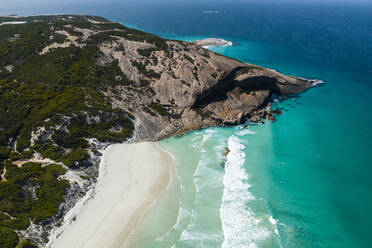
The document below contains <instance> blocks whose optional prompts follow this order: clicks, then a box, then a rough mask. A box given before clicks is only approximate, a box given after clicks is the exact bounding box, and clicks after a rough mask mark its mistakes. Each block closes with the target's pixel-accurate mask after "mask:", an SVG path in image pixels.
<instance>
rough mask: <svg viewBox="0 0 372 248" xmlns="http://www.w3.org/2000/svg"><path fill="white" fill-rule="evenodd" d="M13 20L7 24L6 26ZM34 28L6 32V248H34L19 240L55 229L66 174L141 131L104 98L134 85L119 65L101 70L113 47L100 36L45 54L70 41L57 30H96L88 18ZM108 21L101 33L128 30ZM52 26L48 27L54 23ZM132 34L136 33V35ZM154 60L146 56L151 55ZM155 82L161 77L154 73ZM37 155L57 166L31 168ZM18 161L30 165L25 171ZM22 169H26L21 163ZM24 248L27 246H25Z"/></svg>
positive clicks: (2, 105) (1, 117) (0, 202)
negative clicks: (102, 46) (106, 47)
mask: <svg viewBox="0 0 372 248" xmlns="http://www.w3.org/2000/svg"><path fill="white" fill-rule="evenodd" d="M8 19H9V18H6V17H1V18H0V23H1V22H5V21H8ZM23 19H24V21H26V22H27V23H26V24H23V25H3V26H0V55H1V57H0V169H1V171H3V175H2V182H1V183H0V247H4V248H5V247H16V246H17V245H18V246H17V247H34V245H33V244H32V243H31V242H30V241H28V240H23V241H21V242H19V241H20V240H21V239H20V238H19V237H18V234H17V233H16V232H15V231H17V230H24V229H26V228H27V227H28V226H29V225H30V223H31V222H32V223H35V224H38V223H43V222H47V221H48V220H49V219H50V218H51V217H53V216H55V215H56V214H57V213H58V210H59V206H60V204H61V203H62V202H63V201H64V195H65V193H66V190H67V189H68V187H69V182H68V181H67V180H64V179H61V178H60V176H61V175H63V174H64V173H65V172H66V169H65V168H64V166H66V167H79V166H83V165H84V166H89V157H90V155H89V152H88V151H89V149H92V147H91V145H90V143H89V139H95V140H97V141H99V142H123V141H125V140H126V139H128V138H129V137H130V136H131V134H132V131H133V128H134V126H133V122H132V119H133V116H131V114H130V113H127V112H126V111H124V110H122V109H118V108H113V107H112V104H111V102H110V101H109V99H108V98H107V97H106V96H105V95H104V92H105V91H106V90H107V89H108V88H110V87H114V86H117V85H128V84H130V83H131V82H130V81H129V80H128V78H127V77H126V75H124V74H123V72H122V71H121V70H120V68H119V66H118V64H117V61H116V60H115V61H112V62H111V63H105V64H99V63H97V62H96V61H97V59H98V58H99V57H100V56H101V54H100V51H99V49H98V44H99V43H101V42H103V41H104V40H107V39H110V36H109V35H107V34H104V35H103V34H101V33H98V34H97V35H96V36H93V37H92V38H91V39H89V41H87V42H86V43H85V45H84V46H81V47H78V46H66V47H61V48H58V49H51V50H49V51H48V52H46V53H42V51H43V48H44V47H46V46H49V45H52V44H53V43H59V44H60V43H63V42H65V40H66V38H67V37H66V36H64V35H55V33H54V30H62V29H64V30H68V32H69V34H70V35H74V36H77V37H79V39H80V40H81V39H82V38H81V36H82V33H79V32H77V31H75V30H72V29H69V28H68V27H66V25H67V24H69V25H74V27H79V28H88V27H91V26H92V24H91V23H89V22H87V21H86V19H85V18H84V21H83V19H81V18H80V17H78V18H74V19H71V20H69V21H68V17H61V18H56V17H50V16H49V17H48V16H45V17H37V18H36V17H28V18H23ZM95 20H96V21H97V22H98V21H105V23H104V24H101V25H97V26H98V28H99V29H101V30H108V29H110V30H111V29H115V28H118V27H119V26H120V28H121V29H122V28H123V26H121V25H119V24H115V23H110V22H106V20H104V19H101V18H97V19H95ZM46 21H47V22H46ZM126 30H128V33H125V34H124V33H123V32H118V31H109V32H110V33H111V34H112V35H119V36H126V37H130V38H131V39H134V40H139V41H143V40H144V39H148V40H149V41H150V42H152V43H153V44H155V45H156V46H159V47H164V46H165V45H166V43H164V41H162V40H160V39H157V38H154V37H152V36H148V35H147V36H145V35H144V34H143V33H142V32H140V31H135V30H130V29H126ZM129 32H130V33H131V34H130V35H129ZM145 55H146V54H145ZM146 74H148V75H151V76H158V75H155V74H154V73H153V72H146ZM35 154H40V155H41V157H42V158H43V159H47V158H48V159H50V160H52V161H55V164H48V165H46V166H42V164H40V163H32V162H27V160H29V159H31V158H32V157H33V156H34V155H35ZM17 161H21V162H22V161H23V162H22V165H21V166H19V167H18V166H17V163H16V162H17ZM18 164H19V163H18ZM18 243H19V244H18Z"/></svg>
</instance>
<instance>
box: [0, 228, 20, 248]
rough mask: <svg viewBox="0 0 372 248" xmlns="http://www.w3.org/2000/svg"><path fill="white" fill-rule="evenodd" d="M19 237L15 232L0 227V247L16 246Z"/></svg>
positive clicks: (12, 247) (10, 247)
mask: <svg viewBox="0 0 372 248" xmlns="http://www.w3.org/2000/svg"><path fill="white" fill-rule="evenodd" d="M18 242H19V238H18V235H17V233H15V232H14V231H13V230H11V229H9V228H7V227H0V247H1V248H14V247H16V246H17V244H18Z"/></svg>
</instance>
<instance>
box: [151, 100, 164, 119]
mask: <svg viewBox="0 0 372 248" xmlns="http://www.w3.org/2000/svg"><path fill="white" fill-rule="evenodd" d="M150 107H151V108H152V109H154V110H156V112H158V113H159V114H160V115H162V116H165V115H167V114H168V113H167V111H166V110H165V109H164V108H163V106H161V105H160V104H157V103H153V104H151V105H150Z"/></svg>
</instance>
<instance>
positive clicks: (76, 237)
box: [48, 142, 174, 248]
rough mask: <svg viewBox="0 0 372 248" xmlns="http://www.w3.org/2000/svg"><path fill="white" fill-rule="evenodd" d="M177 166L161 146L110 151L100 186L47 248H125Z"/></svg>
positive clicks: (129, 146)
mask: <svg viewBox="0 0 372 248" xmlns="http://www.w3.org/2000/svg"><path fill="white" fill-rule="evenodd" d="M173 161H174V157H172V156H170V155H169V153H168V152H166V151H164V150H163V149H161V148H160V147H159V146H158V145H157V144H156V143H150V142H147V143H137V144H117V145H111V146H109V147H108V148H107V149H106V150H105V152H104V154H103V156H102V160H101V163H100V174H99V177H98V181H97V184H96V187H95V188H94V189H93V191H92V192H90V193H89V194H87V195H86V197H84V199H82V201H81V202H79V203H78V204H77V205H76V206H75V207H74V208H73V209H71V210H70V211H69V212H68V213H67V214H66V217H65V221H64V222H65V223H64V224H63V226H61V228H60V229H59V230H57V231H56V233H55V234H54V236H52V237H53V238H52V239H51V241H50V242H49V244H48V247H53V248H58V247H67V246H73V247H112V248H114V247H123V246H124V245H125V243H126V241H127V240H128V239H129V237H130V236H131V235H132V234H134V233H135V231H136V227H137V226H138V224H139V223H140V222H141V220H142V218H143V217H144V216H145V214H146V213H147V211H148V210H149V209H150V208H151V207H152V206H153V205H155V203H156V202H157V201H158V200H159V199H161V197H162V196H163V194H164V192H165V191H166V190H167V188H168V186H169V184H170V182H171V180H172V174H171V164H172V163H173Z"/></svg>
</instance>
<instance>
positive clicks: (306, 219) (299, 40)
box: [0, 1, 372, 247]
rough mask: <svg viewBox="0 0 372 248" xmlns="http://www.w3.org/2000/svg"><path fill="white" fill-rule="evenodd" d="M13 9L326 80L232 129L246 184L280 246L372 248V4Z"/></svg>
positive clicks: (8, 10) (4, 9) (10, 9)
mask: <svg viewBox="0 0 372 248" xmlns="http://www.w3.org/2000/svg"><path fill="white" fill-rule="evenodd" d="M204 11H214V12H213V13H205V12H204ZM14 13H18V14H45V13H72V14H74V13H76V14H77V13H80V14H95V15H100V16H104V17H107V18H109V19H111V20H114V21H119V22H122V23H124V24H128V25H130V26H133V27H137V28H139V29H142V30H144V31H147V32H151V33H155V34H158V35H160V36H163V37H167V38H173V39H183V40H195V39H198V38H206V37H218V38H224V39H227V40H231V41H233V42H235V43H237V44H239V45H238V46H234V47H225V48H214V49H213V50H214V51H217V52H221V53H223V54H224V55H227V56H231V57H234V58H237V59H240V60H242V61H246V62H250V63H254V64H258V65H261V66H266V67H270V68H273V69H276V70H279V71H281V72H283V73H286V74H291V75H296V76H302V77H308V78H316V79H321V80H323V81H324V82H325V84H324V85H323V86H322V87H317V88H313V89H310V90H308V91H307V92H305V93H303V94H300V95H299V96H297V97H293V98H290V99H288V100H286V101H284V102H280V103H277V105H278V106H280V107H283V108H284V111H283V112H284V113H283V114H282V115H280V116H279V117H278V118H277V121H276V122H274V123H266V124H264V125H257V126H253V127H251V128H250V131H252V132H254V134H250V135H246V136H244V135H243V136H239V139H240V140H241V143H242V144H244V149H243V150H244V154H245V162H244V168H245V170H246V171H247V173H248V174H249V175H250V179H249V181H250V185H251V186H252V187H251V188H250V189H249V190H250V192H251V193H252V194H253V195H254V196H255V198H256V199H261V200H262V202H264V205H265V208H267V210H268V211H270V214H271V215H272V216H273V218H274V219H275V220H276V221H277V227H278V231H279V240H280V242H279V243H280V246H282V247H372V240H371V235H372V231H371V225H372V210H371V209H372V126H371V123H372V115H371V113H372V97H371V94H372V3H367V2H365V3H335V2H334V3H320V2H318V3H253V2H248V1H246V2H240V3H235V4H233V3H232V1H231V2H225V3H221V2H220V3H213V2H209V3H199V4H198V3H178V4H176V3H165V2H161V3H159V2H157V3H141V4H140V3H137V4H136V3H123V2H120V1H116V2H110V1H106V2H105V3H99V2H97V3H89V4H86V3H85V4H79V3H70V2H69V3H68V4H67V3H66V4H64V3H59V4H48V5H38V4H32V6H31V5H29V6H28V5H17V4H16V3H14V4H8V5H6V6H4V5H2V6H0V14H14ZM224 132H226V135H227V136H226V137H227V138H226V139H228V137H229V136H231V135H232V133H234V132H236V131H235V129H231V130H230V131H228V132H227V131H224ZM224 134H225V133H224ZM251 207H253V208H254V206H251ZM242 235H244V234H242Z"/></svg>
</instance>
